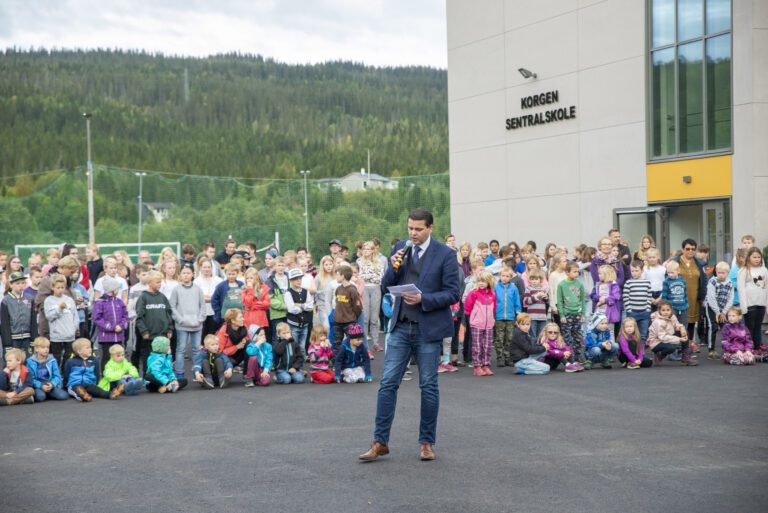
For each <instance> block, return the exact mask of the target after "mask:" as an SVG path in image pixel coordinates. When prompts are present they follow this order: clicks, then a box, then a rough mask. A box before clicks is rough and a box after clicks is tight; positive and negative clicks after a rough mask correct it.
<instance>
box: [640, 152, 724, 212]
mask: <svg viewBox="0 0 768 513" xmlns="http://www.w3.org/2000/svg"><path fill="white" fill-rule="evenodd" d="M686 176H689V177H690V178H691V179H690V183H685V181H684V177H686ZM646 180H647V181H648V203H654V202H659V201H675V200H691V199H699V198H717V197H723V196H730V195H731V192H732V189H733V187H732V177H731V155H723V156H719V157H708V158H698V159H689V160H676V161H673V162H660V163H658V164H648V165H647V166H646Z"/></svg>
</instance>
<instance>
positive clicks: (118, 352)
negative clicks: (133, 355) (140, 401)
mask: <svg viewBox="0 0 768 513" xmlns="http://www.w3.org/2000/svg"><path fill="white" fill-rule="evenodd" d="M105 293H106V292H105ZM102 297H104V296H102ZM105 358H106V355H105ZM121 385H122V386H123V387H124V388H125V395H138V393H139V392H140V391H141V387H142V382H141V380H140V379H139V370H138V369H137V368H136V367H135V366H134V365H133V364H132V363H131V362H130V361H128V359H127V358H126V357H125V348H124V347H123V346H121V345H120V344H112V345H110V346H109V361H108V362H107V363H106V365H104V371H103V373H102V376H101V381H99V388H100V389H102V390H104V391H105V392H111V391H112V390H114V389H116V388H117V387H119V386H121Z"/></svg>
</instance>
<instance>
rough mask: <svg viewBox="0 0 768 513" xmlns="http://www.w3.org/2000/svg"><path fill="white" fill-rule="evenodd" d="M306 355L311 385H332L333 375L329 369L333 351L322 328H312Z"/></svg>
mask: <svg viewBox="0 0 768 513" xmlns="http://www.w3.org/2000/svg"><path fill="white" fill-rule="evenodd" d="M307 354H308V358H309V377H310V380H311V381H312V383H318V384H320V385H327V384H328V383H333V380H334V373H333V371H332V370H331V369H330V365H331V359H333V350H332V349H331V343H330V342H329V341H328V335H327V334H326V331H325V328H324V327H323V326H315V327H314V328H312V334H311V335H310V337H309V351H308V353H307Z"/></svg>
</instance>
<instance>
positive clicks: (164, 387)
mask: <svg viewBox="0 0 768 513" xmlns="http://www.w3.org/2000/svg"><path fill="white" fill-rule="evenodd" d="M144 386H146V387H147V390H149V391H150V392H158V393H161V394H164V393H166V392H171V393H175V392H178V391H179V390H181V389H182V388H184V387H185V386H187V380H186V379H184V378H177V377H176V374H174V372H173V359H172V358H171V341H170V340H168V337H155V338H154V339H153V340H152V353H150V355H149V359H148V360H147V371H146V372H145V373H144Z"/></svg>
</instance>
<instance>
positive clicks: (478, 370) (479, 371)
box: [472, 367, 485, 376]
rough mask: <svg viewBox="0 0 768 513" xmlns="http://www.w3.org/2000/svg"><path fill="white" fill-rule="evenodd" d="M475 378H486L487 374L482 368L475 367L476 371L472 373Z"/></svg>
mask: <svg viewBox="0 0 768 513" xmlns="http://www.w3.org/2000/svg"><path fill="white" fill-rule="evenodd" d="M472 375H473V376H485V372H483V369H481V368H480V367H475V369H474V370H473V371H472Z"/></svg>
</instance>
